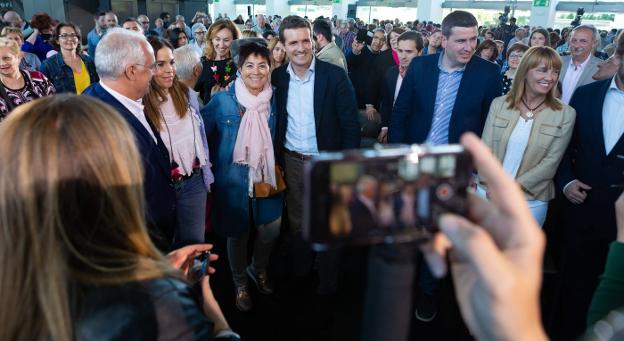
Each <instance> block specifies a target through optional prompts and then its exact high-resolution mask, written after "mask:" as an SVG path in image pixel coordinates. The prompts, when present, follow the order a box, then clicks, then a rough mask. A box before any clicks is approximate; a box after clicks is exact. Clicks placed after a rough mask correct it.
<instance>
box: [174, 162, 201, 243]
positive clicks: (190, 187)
mask: <svg viewBox="0 0 624 341" xmlns="http://www.w3.org/2000/svg"><path fill="white" fill-rule="evenodd" d="M175 190H176V207H177V216H178V229H177V230H176V231H175V234H174V240H173V247H174V248H176V249H177V248H180V247H182V246H185V245H190V244H198V243H204V230H205V227H206V200H207V198H208V191H207V190H206V187H205V185H204V180H203V178H202V174H201V172H199V173H197V174H195V175H193V176H192V177H190V178H188V179H186V180H184V181H182V182H181V183H179V184H177V185H176V186H175Z"/></svg>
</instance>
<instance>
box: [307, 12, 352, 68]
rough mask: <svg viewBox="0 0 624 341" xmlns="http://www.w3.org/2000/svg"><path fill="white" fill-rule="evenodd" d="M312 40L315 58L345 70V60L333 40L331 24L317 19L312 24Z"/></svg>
mask: <svg viewBox="0 0 624 341" xmlns="http://www.w3.org/2000/svg"><path fill="white" fill-rule="evenodd" d="M312 31H313V33H314V40H315V41H316V58H318V59H320V60H322V61H324V62H328V63H331V64H334V65H336V66H340V67H341V68H343V69H344V70H345V71H347V60H346V58H345V56H344V54H343V53H342V50H340V48H339V47H338V46H337V45H336V43H334V42H333V40H332V38H333V36H334V35H333V34H332V33H331V26H330V25H329V23H327V21H325V20H323V19H317V20H315V21H314V23H313V25H312Z"/></svg>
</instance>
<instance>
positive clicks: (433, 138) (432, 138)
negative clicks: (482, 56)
mask: <svg viewBox="0 0 624 341" xmlns="http://www.w3.org/2000/svg"><path fill="white" fill-rule="evenodd" d="M443 57H444V52H442V53H440V57H439V58H438V69H440V74H439V76H438V89H437V92H436V99H435V106H434V109H433V120H432V123H431V130H430V131H429V135H428V136H427V143H429V144H433V145H440V144H448V134H449V124H450V122H451V115H452V114H453V107H454V106H455V99H456V98H457V91H458V90H459V84H460V83H461V80H462V77H463V76H464V70H466V66H464V67H463V68H461V69H459V70H455V71H453V72H448V71H447V70H446V69H444V66H442V58H443ZM473 58H478V57H473Z"/></svg>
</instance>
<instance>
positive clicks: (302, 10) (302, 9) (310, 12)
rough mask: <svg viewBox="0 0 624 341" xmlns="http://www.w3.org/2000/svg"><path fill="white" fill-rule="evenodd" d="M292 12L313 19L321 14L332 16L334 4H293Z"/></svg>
mask: <svg viewBox="0 0 624 341" xmlns="http://www.w3.org/2000/svg"><path fill="white" fill-rule="evenodd" d="M284 1H285V0H284ZM290 14H296V15H298V16H300V17H305V16H307V17H308V18H309V19H311V20H313V19H315V18H318V17H320V16H324V17H331V16H332V6H331V5H291V6H290Z"/></svg>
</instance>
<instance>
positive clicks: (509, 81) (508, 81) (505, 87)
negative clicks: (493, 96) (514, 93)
mask: <svg viewBox="0 0 624 341" xmlns="http://www.w3.org/2000/svg"><path fill="white" fill-rule="evenodd" d="M512 83H513V78H509V77H507V74H504V75H503V95H507V93H508V92H509V90H511V84H512Z"/></svg>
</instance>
